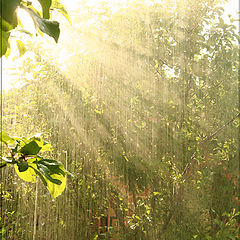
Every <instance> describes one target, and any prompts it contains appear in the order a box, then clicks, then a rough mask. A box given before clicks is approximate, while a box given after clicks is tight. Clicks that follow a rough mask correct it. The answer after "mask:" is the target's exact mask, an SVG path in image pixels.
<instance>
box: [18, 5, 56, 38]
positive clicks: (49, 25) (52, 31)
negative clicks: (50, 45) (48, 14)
mask: <svg viewBox="0 0 240 240" xmlns="http://www.w3.org/2000/svg"><path fill="white" fill-rule="evenodd" d="M22 7H23V9H25V10H26V11H27V12H28V13H29V14H30V15H31V17H32V19H33V21H34V23H35V24H36V25H37V26H38V28H39V29H40V30H41V31H42V32H44V33H46V34H47V35H49V36H50V37H52V38H54V40H55V42H57V41H58V38H59V34H60V28H59V23H58V22H56V21H51V20H48V19H44V18H41V17H40V15H39V14H37V13H36V12H34V11H33V10H32V9H30V8H28V7H26V6H24V5H23V6H22Z"/></svg>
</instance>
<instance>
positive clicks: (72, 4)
mask: <svg viewBox="0 0 240 240" xmlns="http://www.w3.org/2000/svg"><path fill="white" fill-rule="evenodd" d="M123 1H125V2H127V0H111V2H112V3H113V2H114V3H118V2H119V3H120V2H121V3H122V2H123ZM146 1H147V0H146ZM61 2H62V4H63V5H64V6H65V7H66V9H67V10H69V12H70V15H71V11H74V10H75V9H76V8H77V6H78V5H79V4H78V1H76V0H62V1H61ZM96 2H97V0H89V4H90V5H94V4H95V3H96ZM223 8H224V9H225V14H224V15H225V21H227V20H228V14H231V15H232V16H233V17H234V18H236V19H237V18H238V14H237V12H239V11H240V10H239V1H238V0H230V1H228V3H226V4H224V5H223ZM19 14H20V15H21V21H22V23H23V25H24V26H25V29H27V30H29V31H30V32H31V31H32V32H34V31H35V30H34V24H33V22H32V20H31V18H30V17H29V16H28V14H27V13H24V11H23V10H22V11H20V12H19ZM235 25H236V27H237V29H238V31H239V22H235ZM36 39H37V38H36ZM36 39H35V40H36ZM11 51H12V52H17V49H16V46H14V44H13V45H12V47H11ZM62 52H63V53H64V54H66V53H65V52H64V51H62ZM27 56H28V55H26V56H25V57H27ZM20 62H21V59H19V60H18V59H15V60H14V59H13V58H11V57H9V58H8V59H6V58H5V57H3V58H2V65H3V70H2V76H1V81H2V89H3V90H6V91H7V90H8V89H10V88H11V87H13V86H15V87H16V83H15V79H16V76H17V74H18V71H17V67H18V64H19V63H20Z"/></svg>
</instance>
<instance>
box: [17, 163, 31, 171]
mask: <svg viewBox="0 0 240 240" xmlns="http://www.w3.org/2000/svg"><path fill="white" fill-rule="evenodd" d="M17 166H18V171H19V172H25V171H26V170H27V169H28V163H27V162H24V161H18V162H17Z"/></svg>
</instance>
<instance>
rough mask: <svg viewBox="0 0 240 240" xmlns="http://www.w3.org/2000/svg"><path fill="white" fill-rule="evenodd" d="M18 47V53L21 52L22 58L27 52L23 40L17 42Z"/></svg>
mask: <svg viewBox="0 0 240 240" xmlns="http://www.w3.org/2000/svg"><path fill="white" fill-rule="evenodd" d="M16 43H17V47H18V51H19V57H21V56H22V55H24V53H25V52H26V51H27V49H26V47H25V45H24V43H23V42H22V41H21V40H17V41H16Z"/></svg>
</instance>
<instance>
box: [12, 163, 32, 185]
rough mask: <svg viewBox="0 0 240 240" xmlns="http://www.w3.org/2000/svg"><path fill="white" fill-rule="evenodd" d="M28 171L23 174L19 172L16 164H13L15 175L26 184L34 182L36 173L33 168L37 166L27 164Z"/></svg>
mask: <svg viewBox="0 0 240 240" xmlns="http://www.w3.org/2000/svg"><path fill="white" fill-rule="evenodd" d="M28 166H29V167H28V169H27V170H26V171H24V172H19V170H18V166H17V164H14V168H15V171H16V173H17V175H18V176H19V177H20V178H21V179H22V180H24V181H26V182H36V176H37V175H36V172H35V170H34V168H35V169H36V168H37V166H36V164H35V163H28Z"/></svg>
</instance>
